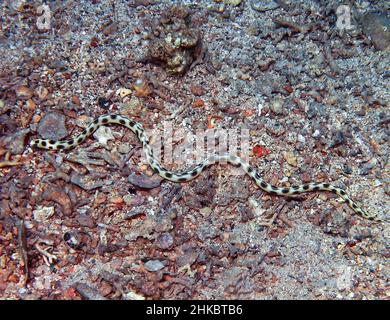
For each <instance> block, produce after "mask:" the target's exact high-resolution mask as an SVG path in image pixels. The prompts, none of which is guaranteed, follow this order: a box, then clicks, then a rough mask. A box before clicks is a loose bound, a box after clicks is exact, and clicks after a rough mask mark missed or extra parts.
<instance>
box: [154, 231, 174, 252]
mask: <svg viewBox="0 0 390 320" xmlns="http://www.w3.org/2000/svg"><path fill="white" fill-rule="evenodd" d="M172 244H173V237H172V236H171V234H170V233H168V232H164V233H162V234H160V235H159V236H158V238H157V240H156V246H157V247H159V248H160V249H168V248H170V247H171V246H172Z"/></svg>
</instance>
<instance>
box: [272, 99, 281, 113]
mask: <svg viewBox="0 0 390 320" xmlns="http://www.w3.org/2000/svg"><path fill="white" fill-rule="evenodd" d="M269 108H270V109H271V110H272V112H274V113H276V114H281V113H282V111H283V99H282V98H276V99H274V100H272V101H271V103H270V106H269Z"/></svg>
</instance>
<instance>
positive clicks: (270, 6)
mask: <svg viewBox="0 0 390 320" xmlns="http://www.w3.org/2000/svg"><path fill="white" fill-rule="evenodd" d="M251 7H252V9H254V10H256V11H260V12H264V11H268V10H274V9H276V8H278V7H279V4H278V3H276V1H270V0H268V1H259V0H251Z"/></svg>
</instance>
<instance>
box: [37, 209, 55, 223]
mask: <svg viewBox="0 0 390 320" xmlns="http://www.w3.org/2000/svg"><path fill="white" fill-rule="evenodd" d="M33 215H34V220H35V221H37V222H44V221H46V220H48V219H49V218H50V217H52V216H53V215H54V207H38V209H36V210H34V211H33Z"/></svg>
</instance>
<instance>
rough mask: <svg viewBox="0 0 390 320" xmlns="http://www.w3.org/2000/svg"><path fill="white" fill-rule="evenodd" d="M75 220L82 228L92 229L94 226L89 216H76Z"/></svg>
mask: <svg viewBox="0 0 390 320" xmlns="http://www.w3.org/2000/svg"><path fill="white" fill-rule="evenodd" d="M76 220H77V222H78V223H79V224H80V225H82V226H84V227H88V228H94V227H95V226H96V223H95V221H94V220H93V219H92V218H91V217H90V216H88V215H86V214H79V215H77V216H76Z"/></svg>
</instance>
